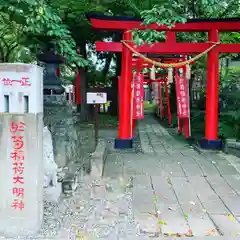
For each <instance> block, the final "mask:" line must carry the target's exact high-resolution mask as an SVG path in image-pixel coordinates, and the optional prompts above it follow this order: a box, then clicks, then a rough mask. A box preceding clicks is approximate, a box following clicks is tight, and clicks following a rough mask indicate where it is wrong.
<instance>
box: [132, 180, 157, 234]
mask: <svg viewBox="0 0 240 240" xmlns="http://www.w3.org/2000/svg"><path fill="white" fill-rule="evenodd" d="M132 206H133V213H134V219H135V221H136V222H137V223H138V224H139V228H140V231H141V232H145V233H149V234H156V233H158V232H159V228H158V225H157V222H158V221H157V218H156V217H155V215H156V214H157V212H156V207H155V204H154V195H153V190H152V184H151V179H150V177H148V176H135V177H133V203H132Z"/></svg>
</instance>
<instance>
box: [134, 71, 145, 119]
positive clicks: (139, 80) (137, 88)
mask: <svg viewBox="0 0 240 240" xmlns="http://www.w3.org/2000/svg"><path fill="white" fill-rule="evenodd" d="M143 85H144V75H143V74H141V73H135V75H134V77H133V88H134V91H133V93H134V94H133V119H143V118H144V87H143Z"/></svg>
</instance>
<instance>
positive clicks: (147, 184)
mask: <svg viewBox="0 0 240 240" xmlns="http://www.w3.org/2000/svg"><path fill="white" fill-rule="evenodd" d="M139 137H140V144H141V148H142V152H137V153H136V152H134V151H133V152H129V151H128V152H125V153H119V152H118V151H114V150H113V149H112V150H111V151H110V153H109V155H108V157H107V160H106V164H105V169H104V176H106V177H122V178H125V177H131V178H132V184H133V186H132V190H131V191H132V210H133V216H134V221H135V223H136V224H138V230H139V232H138V233H139V234H140V235H141V234H142V235H143V236H152V237H156V238H157V239H159V238H160V237H163V238H164V239H168V237H167V236H172V237H178V238H179V237H190V236H194V237H197V238H199V237H207V239H212V237H213V236H215V237H219V238H220V236H224V239H227V237H230V239H234V237H236V236H238V235H239V234H240V223H239V220H240V196H239V191H240V175H239V171H238V169H239V168H238V166H239V165H238V164H239V163H240V159H238V158H236V157H234V156H228V155H224V154H222V153H220V154H217V153H208V152H206V153H202V154H199V153H198V152H197V151H195V150H194V149H193V148H191V147H190V146H189V145H188V144H187V143H184V142H183V141H182V140H180V139H179V137H178V136H177V134H176V133H175V132H174V130H173V129H165V128H163V127H161V126H160V125H159V123H158V122H157V121H156V120H155V119H154V118H153V117H151V116H146V117H145V120H144V121H141V122H140V123H139ZM228 159H231V161H228ZM233 159H234V160H235V161H233ZM233 162H234V163H233ZM239 238H240V235H239ZM199 239H200V238H199ZM201 239H202V238H201ZM204 239H205V238H204Z"/></svg>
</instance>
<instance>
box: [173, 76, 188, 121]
mask: <svg viewBox="0 0 240 240" xmlns="http://www.w3.org/2000/svg"><path fill="white" fill-rule="evenodd" d="M176 96H177V110H178V117H179V118H188V117H189V94H188V84H187V80H186V79H185V78H182V77H179V76H177V77H176Z"/></svg>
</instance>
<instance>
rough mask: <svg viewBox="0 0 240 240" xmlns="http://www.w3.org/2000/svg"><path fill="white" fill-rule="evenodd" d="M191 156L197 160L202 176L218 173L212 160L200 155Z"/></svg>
mask: <svg viewBox="0 0 240 240" xmlns="http://www.w3.org/2000/svg"><path fill="white" fill-rule="evenodd" d="M193 158H194V159H195V160H196V161H197V163H198V165H199V167H200V168H201V169H202V171H203V174H204V176H208V175H220V173H219V171H218V170H217V168H216V167H215V166H214V164H213V163H212V162H209V161H208V160H207V159H205V158H204V157H202V156H201V157H196V156H193Z"/></svg>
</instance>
